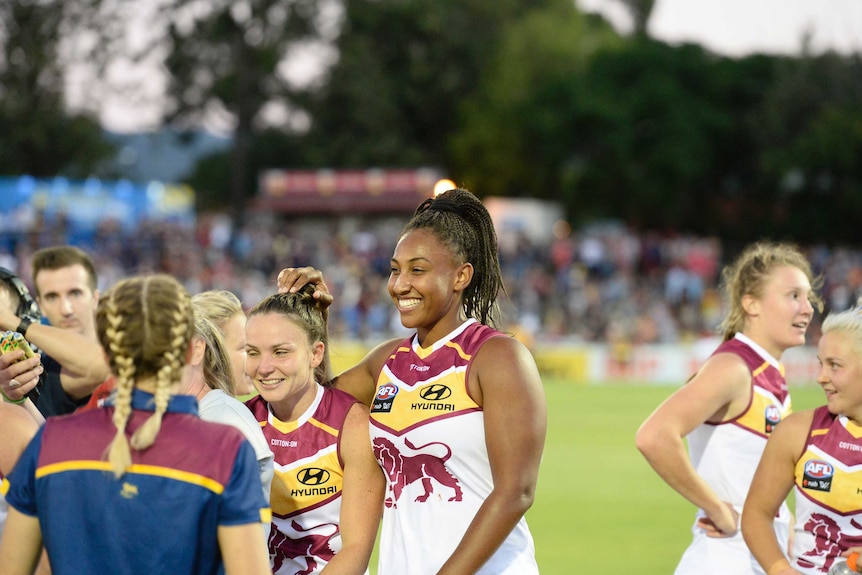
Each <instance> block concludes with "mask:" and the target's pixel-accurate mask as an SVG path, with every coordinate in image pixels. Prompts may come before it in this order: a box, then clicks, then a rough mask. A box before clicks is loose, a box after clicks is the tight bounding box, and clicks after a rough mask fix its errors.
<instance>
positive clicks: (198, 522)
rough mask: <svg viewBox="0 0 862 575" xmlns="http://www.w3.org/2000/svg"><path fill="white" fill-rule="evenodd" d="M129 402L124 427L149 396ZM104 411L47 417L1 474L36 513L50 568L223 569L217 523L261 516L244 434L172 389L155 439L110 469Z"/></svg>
mask: <svg viewBox="0 0 862 575" xmlns="http://www.w3.org/2000/svg"><path fill="white" fill-rule="evenodd" d="M132 407H133V409H134V411H133V412H132V415H131V417H130V419H129V424H128V428H127V433H128V434H131V433H132V432H134V430H135V429H137V428H138V427H140V425H141V424H142V423H143V422H144V421H145V420H146V419H147V418H149V417H150V415H151V414H152V410H153V396H152V395H150V394H148V393H144V392H142V391H140V390H137V389H136V390H134V392H133V395H132ZM113 412H114V410H113V408H112V407H104V408H100V409H93V410H90V411H85V412H82V413H78V414H73V415H67V416H57V417H51V418H48V420H47V421H46V422H45V424H44V425H43V426H42V427H41V428H40V429H39V431H38V432H37V434H36V436H35V437H34V438H33V440H32V441H31V442H30V444H29V445H28V446H27V448H26V449H25V450H24V453H23V454H22V455H21V458H20V459H19V461H18V463H17V465H16V466H15V469H14V470H13V471H12V473H10V474H9V477H7V478H6V480H5V481H4V484H5V485H4V489H6V490H7V500H8V502H9V505H10V506H12V507H14V508H15V509H17V510H18V511H20V512H21V513H24V514H26V515H30V516H35V517H38V519H39V524H40V527H41V530H42V538H43V540H44V544H45V548H46V550H47V551H48V557H49V559H50V561H51V571H52V573H54V574H55V575H63V574H76V573H195V574H206V575H215V574H216V573H220V572H223V566H222V560H221V553H220V552H219V547H218V539H217V530H218V527H219V526H220V525H224V526H230V525H244V524H248V523H259V522H261V521H269V519H270V518H269V508H268V505H267V503H266V501H265V500H264V497H263V493H261V490H260V478H259V475H258V468H257V460H256V458H255V454H254V450H253V449H252V447H251V445H250V444H249V442H248V441H247V440H246V439H245V437H244V436H243V435H242V433H240V432H239V431H238V430H236V429H234V428H232V427H228V426H226V425H220V424H217V423H210V422H207V421H203V420H201V419H200V418H199V417H198V416H197V402H196V401H195V398H194V397H191V396H185V395H179V396H175V397H172V398H171V400H170V404H169V406H168V411H167V413H165V415H164V418H163V420H162V424H161V429H160V431H159V434H158V436H157V437H156V441H155V443H154V444H153V445H152V446H151V447H150V448H148V449H145V450H143V451H136V450H132V466H131V468H130V469H129V470H128V471H127V472H126V474H125V475H123V477H121V478H120V479H116V478H115V477H114V474H113V472H112V471H111V466H110V464H109V463H108V462H107V461H106V460H105V451H106V449H107V447H108V445H109V444H110V443H111V440H112V439H113V438H114V435H115V434H116V428H115V427H114V424H113V421H112V417H113ZM7 482H8V484H6V483H7Z"/></svg>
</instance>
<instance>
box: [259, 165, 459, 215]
mask: <svg viewBox="0 0 862 575" xmlns="http://www.w3.org/2000/svg"><path fill="white" fill-rule="evenodd" d="M443 177H444V176H443V173H442V171H440V170H438V169H436V168H416V169H379V168H371V169H367V170H332V169H323V170H266V171H264V172H262V173H261V174H260V175H259V178H258V193H257V197H256V198H255V199H254V201H253V202H252V207H251V209H252V210H253V211H273V212H280V213H283V214H288V215H292V214H321V215H345V214H394V213H412V212H413V210H415V209H416V207H417V206H418V205H419V204H420V203H422V201H423V200H425V199H426V198H430V197H431V196H432V195H433V193H434V184H435V183H437V182H438V181H439V180H440V179H442V178H443Z"/></svg>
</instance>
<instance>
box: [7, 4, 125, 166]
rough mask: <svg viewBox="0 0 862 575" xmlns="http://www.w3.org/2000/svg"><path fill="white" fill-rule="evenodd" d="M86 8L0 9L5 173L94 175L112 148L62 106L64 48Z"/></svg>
mask: <svg viewBox="0 0 862 575" xmlns="http://www.w3.org/2000/svg"><path fill="white" fill-rule="evenodd" d="M87 6H88V5H87V3H86V2H73V1H71V0H70V1H68V2H63V1H61V0H56V1H45V2H31V1H27V0H4V2H0V32H2V33H0V43H2V57H0V174H3V175H21V174H29V175H32V176H36V177H53V176H56V175H58V174H64V175H67V176H72V177H83V176H86V175H88V174H89V173H90V172H91V171H92V170H93V169H95V167H96V166H97V165H98V163H99V162H100V161H101V160H102V159H104V158H106V157H107V156H109V155H110V153H111V152H112V147H111V146H110V145H109V144H108V143H107V142H106V140H105V139H104V138H103V136H102V134H101V128H100V127H99V125H98V123H97V122H96V120H95V119H93V118H91V117H89V116H88V115H85V114H70V113H69V112H68V111H67V110H66V105H65V99H64V92H63V86H64V64H65V63H66V62H65V61H64V59H63V58H62V57H61V54H63V53H65V51H64V50H63V49H62V47H63V46H64V41H66V42H68V40H69V34H70V33H71V31H73V30H75V29H76V24H78V23H80V22H82V19H81V14H82V13H83V14H86V13H87V10H86V8H87Z"/></svg>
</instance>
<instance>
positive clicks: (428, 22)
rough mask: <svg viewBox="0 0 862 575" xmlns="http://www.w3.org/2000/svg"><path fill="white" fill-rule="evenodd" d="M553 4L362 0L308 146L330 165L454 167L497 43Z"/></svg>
mask: <svg viewBox="0 0 862 575" xmlns="http://www.w3.org/2000/svg"><path fill="white" fill-rule="evenodd" d="M554 3H556V2H555V0H544V1H540V0H435V1H434V2H428V1H426V0H356V1H351V2H347V3H346V9H347V11H346V16H345V20H344V25H343V27H342V31H341V34H340V35H339V37H338V41H337V48H338V53H339V59H338V62H337V63H336V64H335V65H334V66H333V68H332V70H331V72H330V75H329V78H328V82H327V83H326V85H325V86H324V87H323V89H322V90H321V91H320V93H319V94H318V95H317V96H316V98H315V100H314V103H313V105H312V106H311V107H310V111H311V115H312V130H311V133H310V134H309V143H310V146H311V148H312V151H311V152H310V153H311V155H312V157H313V158H314V162H315V163H316V164H328V165H330V166H333V167H364V166H381V165H382V166H417V165H435V166H441V167H448V166H451V165H453V164H454V158H453V157H452V155H451V153H450V151H449V148H448V139H449V137H450V136H451V135H452V134H453V133H454V132H455V131H457V130H458V129H459V127H460V126H459V116H458V113H457V112H458V108H459V106H460V105H461V103H462V102H464V101H465V100H467V99H468V98H470V97H471V96H472V95H474V94H475V93H476V91H477V88H478V80H479V78H480V77H481V75H482V72H483V70H484V69H485V67H486V66H488V65H489V64H490V62H491V60H492V59H493V58H494V56H495V54H496V52H497V48H498V46H499V43H500V41H501V39H502V38H503V37H504V35H505V34H506V33H507V30H508V29H509V27H510V26H511V25H512V24H513V23H514V22H515V21H517V19H518V18H519V17H521V16H522V15H523V14H525V13H527V12H529V11H530V10H532V9H534V8H536V7H540V6H544V5H549V4H554Z"/></svg>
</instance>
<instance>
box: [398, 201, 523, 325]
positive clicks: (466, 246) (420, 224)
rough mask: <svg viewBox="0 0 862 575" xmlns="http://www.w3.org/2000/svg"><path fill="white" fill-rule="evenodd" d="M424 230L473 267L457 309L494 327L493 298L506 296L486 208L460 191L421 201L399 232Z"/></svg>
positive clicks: (493, 233) (495, 308)
mask: <svg viewBox="0 0 862 575" xmlns="http://www.w3.org/2000/svg"><path fill="white" fill-rule="evenodd" d="M418 229H427V230H429V231H430V232H431V233H433V234H434V235H435V236H437V238H438V239H439V240H440V241H441V242H442V243H443V244H444V245H446V246H447V247H448V248H449V249H450V250H451V252H452V254H453V256H454V257H455V258H456V260H459V261H460V262H461V263H470V264H472V265H473V270H474V273H473V279H472V281H471V282H470V285H468V286H467V288H466V289H465V290H464V294H463V297H462V300H461V307H462V310H463V312H464V314H465V315H466V316H467V317H472V318H475V319H477V320H479V321H480V322H481V323H483V324H486V325H489V326H491V327H495V323H496V322H495V318H496V316H497V315H498V311H499V310H498V308H497V303H496V302H497V295H498V294H499V293H500V292H501V291H502V292H503V293H504V294H505V293H506V288H505V286H504V285H503V274H502V272H501V271H500V259H499V255H498V253H497V233H496V231H495V230H494V222H493V221H492V220H491V214H489V213H488V210H487V208H485V206H484V205H483V204H482V202H481V201H480V200H479V198H477V197H476V196H475V195H473V193H471V192H469V191H468V190H465V189H462V188H455V189H452V190H449V191H447V192H443V193H442V194H440V195H439V196H437V197H436V198H429V199H427V200H425V201H424V202H422V204H420V205H419V207H418V208H416V211H415V212H414V214H413V217H412V218H411V220H410V221H409V222H407V225H406V226H404V229H403V230H402V232H401V236H402V237H403V236H404V235H405V234H406V233H408V232H411V231H413V230H418Z"/></svg>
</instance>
